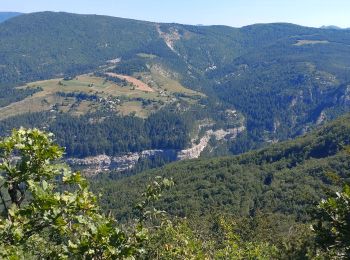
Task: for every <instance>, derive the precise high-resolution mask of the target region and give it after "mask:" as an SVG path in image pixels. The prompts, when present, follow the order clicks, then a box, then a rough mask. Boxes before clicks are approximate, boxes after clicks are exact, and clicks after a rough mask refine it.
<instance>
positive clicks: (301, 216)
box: [91, 114, 350, 220]
mask: <svg viewBox="0 0 350 260" xmlns="http://www.w3.org/2000/svg"><path fill="white" fill-rule="evenodd" d="M349 122H350V115H349V114H348V115H346V116H345V117H342V118H340V119H338V120H336V121H334V122H332V123H329V124H327V125H325V126H324V127H321V128H320V129H318V130H315V131H313V132H312V133H310V134H307V135H305V136H303V137H300V138H297V139H296V140H294V141H288V142H283V143H280V144H276V145H272V146H271V147H269V148H266V149H262V150H258V151H254V152H250V153H246V154H243V155H240V156H234V157H223V158H215V159H210V160H190V161H186V162H181V163H173V164H170V165H167V166H165V167H163V168H160V169H157V170H152V171H148V172H145V173H142V174H139V175H136V176H132V177H127V178H124V179H121V180H117V181H114V182H111V181H110V179H108V178H105V179H103V178H102V179H99V180H98V179H97V180H93V181H92V183H91V184H92V187H93V188H94V189H95V190H98V191H102V193H103V196H102V202H103V204H104V207H105V209H108V210H112V211H113V212H114V213H115V214H116V216H117V217H118V218H120V219H127V218H129V217H130V216H131V215H132V214H131V213H132V211H131V207H132V205H133V203H135V202H136V201H137V198H138V197H139V196H140V194H139V190H140V187H142V186H143V185H144V183H147V181H149V180H150V179H152V178H153V177H154V176H157V175H161V176H165V177H167V178H173V179H174V182H175V187H174V188H172V189H171V190H170V191H169V192H167V193H166V194H164V197H163V198H162V199H161V202H160V205H158V207H160V208H162V209H165V210H167V211H168V212H170V213H171V214H175V215H178V216H186V217H193V216H210V215H211V214H213V212H222V213H224V212H225V213H228V214H232V215H235V216H254V215H255V214H257V213H258V212H263V213H280V214H282V215H284V214H285V215H289V216H294V217H295V218H296V219H298V220H307V219H308V218H309V217H310V213H311V211H310V210H311V209H312V208H313V206H314V205H316V204H317V202H318V201H320V199H321V198H324V197H325V196H326V194H327V192H328V191H330V190H333V189H334V188H339V186H340V185H341V184H342V183H343V181H345V180H346V181H349V173H350V165H349V162H350V160H349V159H350V155H349V152H348V151H345V150H347V149H348V145H349V144H350V124H349ZM116 198H117V199H116Z"/></svg>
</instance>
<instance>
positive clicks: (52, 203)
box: [0, 129, 144, 259]
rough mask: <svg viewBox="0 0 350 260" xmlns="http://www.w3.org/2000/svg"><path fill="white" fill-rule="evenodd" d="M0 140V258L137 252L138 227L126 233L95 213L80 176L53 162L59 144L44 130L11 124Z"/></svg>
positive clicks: (140, 237)
mask: <svg viewBox="0 0 350 260" xmlns="http://www.w3.org/2000/svg"><path fill="white" fill-rule="evenodd" d="M0 146H1V149H2V163H1V165H0V167H1V170H2V174H1V200H2V206H3V212H2V217H1V218H0V239H1V245H0V249H1V250H0V252H1V253H0V255H1V258H8V257H9V258H12V259H16V258H18V259H22V258H25V257H32V258H40V259H42V258H50V259H66V258H70V259H72V258H86V259H107V258H116V257H127V256H131V255H137V254H138V253H141V252H139V246H137V245H138V243H140V242H141V241H142V240H143V239H144V234H143V229H142V227H141V226H140V227H137V228H136V229H135V233H134V235H133V236H132V237H128V236H127V235H126V234H125V232H123V231H121V230H120V229H119V228H118V226H117V224H116V222H115V221H114V220H113V219H112V218H110V217H107V216H105V215H103V214H101V212H100V210H99V207H98V206H97V204H96V197H95V196H94V195H93V194H92V193H91V192H89V190H88V187H87V182H86V181H85V179H83V178H82V177H81V176H80V174H79V173H72V172H71V171H70V170H69V169H67V168H65V167H64V166H62V165H60V164H55V163H53V161H54V160H57V159H59V158H60V157H61V156H62V154H63V150H62V148H60V147H58V146H57V145H55V144H53V140H52V137H51V136H50V135H47V134H45V133H43V132H40V131H39V130H36V129H34V130H24V129H20V130H18V131H16V130H15V131H14V132H13V134H12V136H10V137H8V138H6V139H4V140H3V141H2V142H1V143H0ZM16 156H19V158H17V157H16ZM6 191H7V192H6Z"/></svg>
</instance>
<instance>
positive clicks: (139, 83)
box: [106, 72, 154, 92]
mask: <svg viewBox="0 0 350 260" xmlns="http://www.w3.org/2000/svg"><path fill="white" fill-rule="evenodd" d="M106 75H108V76H110V77H116V78H119V79H123V80H126V81H127V82H129V83H131V84H133V85H135V86H136V88H137V89H138V90H142V91H146V92H154V89H152V88H151V87H150V86H148V85H147V84H146V83H144V82H142V81H141V80H138V79H136V78H134V77H131V76H126V75H121V74H117V73H112V72H107V73H106Z"/></svg>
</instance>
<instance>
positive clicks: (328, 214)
mask: <svg viewBox="0 0 350 260" xmlns="http://www.w3.org/2000/svg"><path fill="white" fill-rule="evenodd" d="M318 208H319V220H318V223H317V224H315V225H314V226H313V228H314V230H315V231H316V234H317V240H316V241H317V243H318V244H319V246H320V247H321V248H322V249H323V250H325V251H326V252H327V253H328V255H330V256H331V257H332V258H334V259H349V258H350V186H348V185H345V187H344V189H343V192H337V193H336V196H335V197H330V198H328V199H327V200H323V201H322V202H321V203H320V204H319V205H318Z"/></svg>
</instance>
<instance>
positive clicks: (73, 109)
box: [0, 70, 204, 120]
mask: <svg viewBox="0 0 350 260" xmlns="http://www.w3.org/2000/svg"><path fill="white" fill-rule="evenodd" d="M134 76H135V77H137V76H139V78H140V79H141V81H142V82H144V83H145V84H148V85H149V86H150V87H152V91H153V92H151V91H144V90H141V89H138V88H135V86H134V85H133V84H131V83H130V84H128V85H127V86H120V85H118V84H116V83H114V82H111V81H107V80H105V79H104V78H101V77H95V76H93V75H91V74H84V75H79V76H77V77H75V78H74V79H71V80H64V79H63V78H57V79H50V80H43V81H36V82H32V83H28V84H27V85H26V86H23V87H21V88H26V87H30V88H31V87H33V88H36V87H40V88H41V89H42V90H41V91H39V92H37V93H35V94H33V95H32V96H29V97H27V98H25V99H24V100H21V101H19V102H15V103H12V104H10V105H8V106H6V107H3V108H0V120H2V119H5V118H8V117H11V116H14V115H19V114H24V113H28V112H41V111H53V112H54V111H57V112H64V113H70V114H72V115H77V116H79V115H82V114H86V113H88V112H95V111H97V110H99V109H101V108H103V107H104V106H106V103H108V102H109V101H108V100H112V101H113V100H119V102H115V103H114V105H113V107H112V108H111V107H109V105H108V109H111V111H114V112H116V113H119V114H121V115H129V114H135V115H136V116H139V117H142V118H144V117H147V116H148V115H149V114H150V113H152V111H155V110H157V109H159V108H160V107H161V106H163V105H166V104H168V103H171V102H174V101H175V100H176V98H175V96H174V94H175V93H182V94H186V95H187V97H182V99H183V100H186V101H188V102H190V103H193V102H196V101H195V99H191V96H198V95H201V96H204V95H203V94H201V93H198V92H195V91H192V90H190V89H187V88H185V87H183V86H182V85H181V84H180V83H179V82H177V81H176V80H173V79H170V78H167V77H166V76H164V75H162V74H161V73H159V71H157V70H152V72H151V73H148V74H140V75H134ZM150 84H152V85H150ZM60 93H61V94H60ZM62 93H63V94H62ZM74 93H75V94H79V93H84V94H87V95H88V96H94V97H97V99H96V100H78V99H77V97H76V96H74V95H73V96H72V94H74ZM101 100H102V101H101ZM142 100H144V101H149V102H148V103H147V102H146V103H147V104H146V105H145V103H143V102H142Z"/></svg>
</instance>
